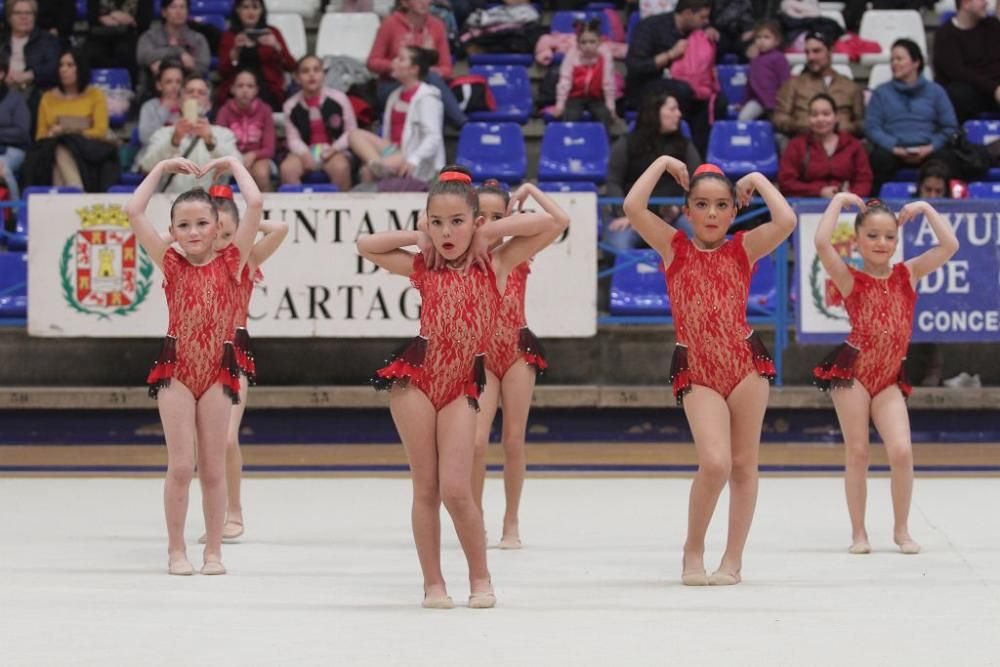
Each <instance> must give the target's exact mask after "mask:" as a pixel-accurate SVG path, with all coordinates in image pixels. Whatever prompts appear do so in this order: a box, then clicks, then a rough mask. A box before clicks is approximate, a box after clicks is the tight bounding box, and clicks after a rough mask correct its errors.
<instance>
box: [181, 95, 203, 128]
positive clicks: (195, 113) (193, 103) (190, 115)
mask: <svg viewBox="0 0 1000 667" xmlns="http://www.w3.org/2000/svg"><path fill="white" fill-rule="evenodd" d="M200 115H201V110H200V109H199V108H198V100H192V99H186V100H184V106H183V107H182V108H181V116H182V117H183V118H184V120H186V121H188V122H190V123H196V122H198V117H199V116H200Z"/></svg>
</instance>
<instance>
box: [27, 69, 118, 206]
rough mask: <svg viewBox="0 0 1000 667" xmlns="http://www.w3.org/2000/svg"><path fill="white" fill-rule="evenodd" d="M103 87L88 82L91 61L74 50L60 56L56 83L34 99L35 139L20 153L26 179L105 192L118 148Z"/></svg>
mask: <svg viewBox="0 0 1000 667" xmlns="http://www.w3.org/2000/svg"><path fill="white" fill-rule="evenodd" d="M108 139H109V137H108V105H107V100H106V99H105V97H104V91H103V90H101V89H100V88H98V87H97V86H93V85H90V65H89V63H88V62H87V59H86V57H85V56H84V55H83V54H82V53H81V52H80V51H77V50H73V49H66V50H64V51H63V52H62V54H61V55H60V56H59V84H58V87H57V88H53V89H52V90H49V91H47V92H46V93H45V94H44V95H42V101H41V103H40V104H39V105H38V127H37V129H36V130H35V144H34V145H33V146H32V147H31V149H30V150H29V152H28V155H27V156H26V158H25V165H24V181H25V184H26V185H69V186H74V187H78V188H81V189H83V190H85V191H87V192H105V191H106V190H107V188H108V186H110V185H112V184H113V183H116V182H117V181H118V174H119V166H118V150H117V146H115V144H114V143H112V142H111V141H109V140H108Z"/></svg>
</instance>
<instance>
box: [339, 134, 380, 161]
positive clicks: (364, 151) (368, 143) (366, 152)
mask: <svg viewBox="0 0 1000 667" xmlns="http://www.w3.org/2000/svg"><path fill="white" fill-rule="evenodd" d="M347 142H348V146H350V148H351V152H352V153H354V154H355V155H357V156H358V159H359V160H361V162H362V164H368V163H369V162H374V161H376V160H378V159H379V158H380V157H381V156H382V151H383V150H385V149H386V148H388V146H389V142H388V141H387V140H386V139H383V138H382V137H380V136H378V135H377V134H374V133H372V132H369V131H368V130H352V131H351V133H350V134H349V135H348V138H347Z"/></svg>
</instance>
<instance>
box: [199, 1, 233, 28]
mask: <svg viewBox="0 0 1000 667" xmlns="http://www.w3.org/2000/svg"><path fill="white" fill-rule="evenodd" d="M191 11H192V14H191V20H192V21H194V22H195V23H204V24H205V25H210V26H212V27H213V28H216V29H217V30H218V31H219V32H225V31H226V16H225V14H217V13H212V14H194V13H193V12H194V3H193V2H192V3H191ZM227 13H228V12H227Z"/></svg>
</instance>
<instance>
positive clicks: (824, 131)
mask: <svg viewBox="0 0 1000 667" xmlns="http://www.w3.org/2000/svg"><path fill="white" fill-rule="evenodd" d="M835 108H836V102H834V101H833V98H832V97H830V96H829V95H828V94H826V93H818V94H817V95H816V96H815V97H813V98H812V100H811V101H810V102H809V131H808V132H804V133H802V134H800V135H798V136H797V137H794V138H793V139H792V140H791V141H789V142H788V147H787V148H786V149H785V152H784V153H783V154H782V155H781V167H780V169H779V171H778V187H780V188H781V192H782V194H784V195H785V196H787V197H824V198H826V199H830V198H832V197H833V196H834V195H835V194H837V193H838V192H853V193H854V194H856V195H858V196H859V197H867V196H868V195H869V194H871V191H872V169H871V166H870V165H869V164H868V155H867V154H866V153H865V148H864V146H862V145H861V141H860V140H859V139H858V138H857V137H855V136H854V135H852V134H848V133H847V132H842V131H839V130H838V129H837V112H836V110H835Z"/></svg>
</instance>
